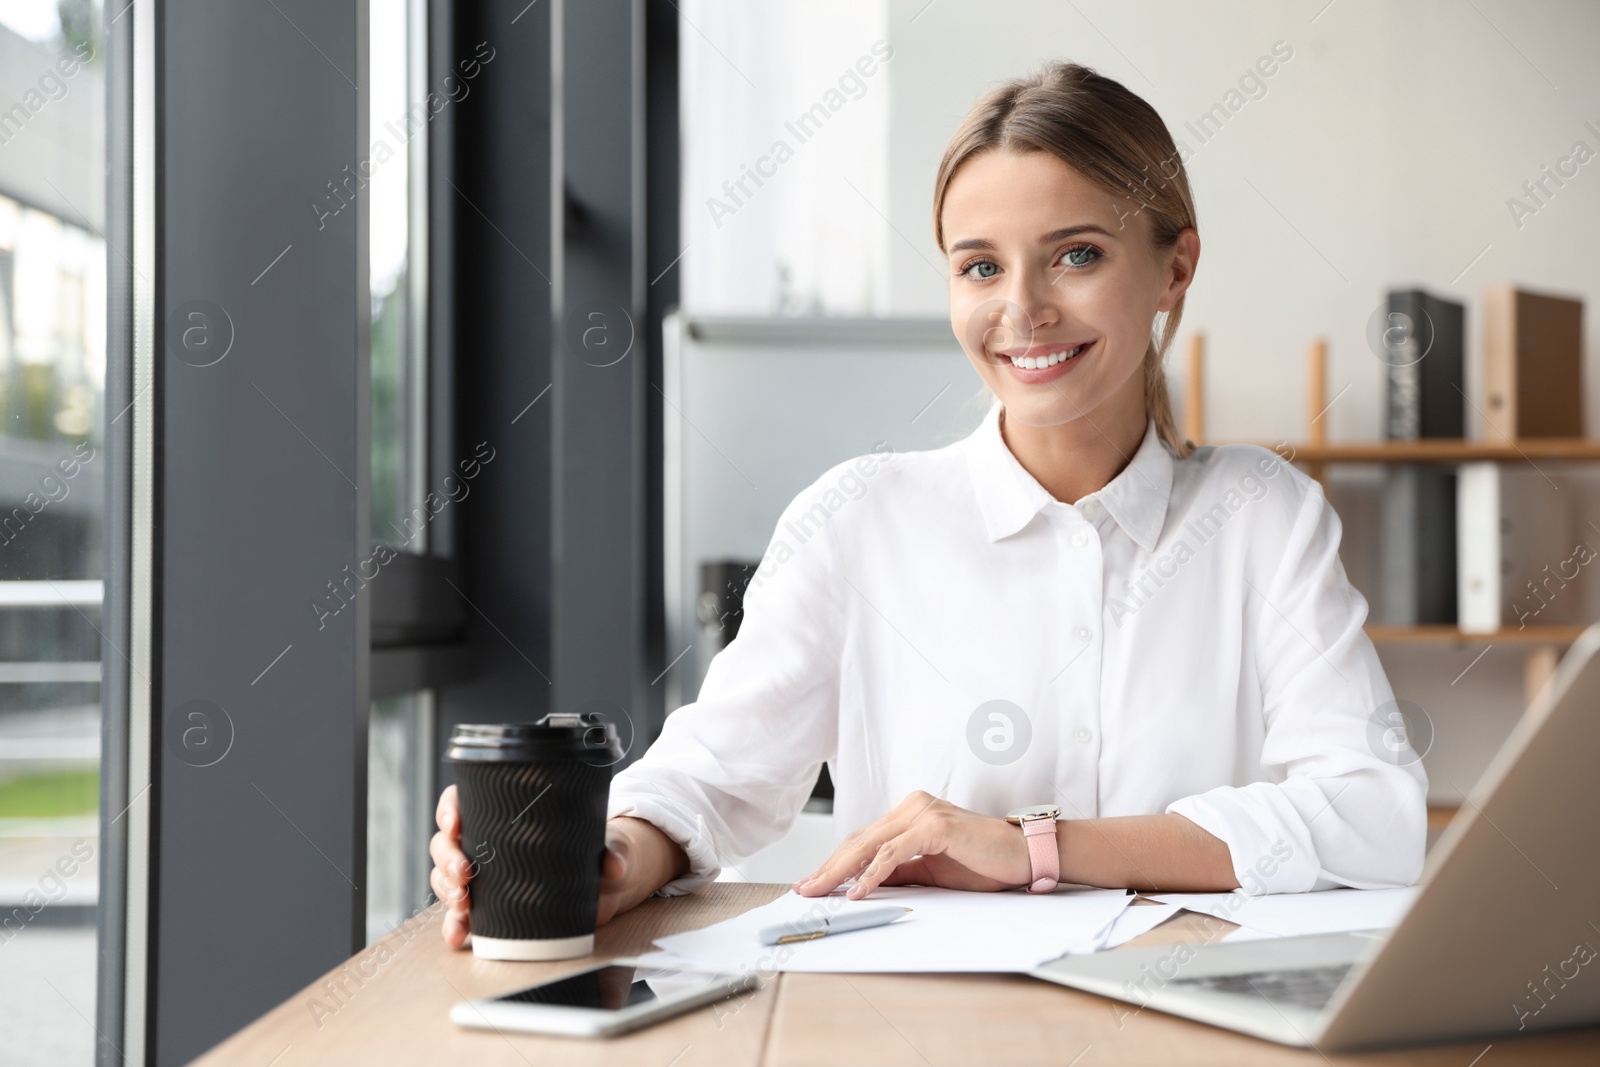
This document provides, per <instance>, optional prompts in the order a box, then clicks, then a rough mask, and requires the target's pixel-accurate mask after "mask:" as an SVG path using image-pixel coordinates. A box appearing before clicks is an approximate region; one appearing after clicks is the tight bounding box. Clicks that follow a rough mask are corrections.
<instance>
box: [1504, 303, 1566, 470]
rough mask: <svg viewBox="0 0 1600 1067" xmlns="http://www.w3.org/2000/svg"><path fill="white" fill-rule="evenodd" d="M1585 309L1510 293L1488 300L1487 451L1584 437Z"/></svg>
mask: <svg viewBox="0 0 1600 1067" xmlns="http://www.w3.org/2000/svg"><path fill="white" fill-rule="evenodd" d="M1582 360H1583V301H1581V300H1566V299H1563V298H1561V297H1556V296H1542V295H1540V294H1537V293H1530V292H1527V291H1526V290H1521V289H1516V288H1514V287H1511V286H1503V287H1500V288H1494V289H1490V290H1488V291H1486V292H1485V293H1484V295H1483V372H1484V373H1483V385H1484V397H1485V399H1486V401H1487V404H1486V407H1485V413H1486V414H1487V416H1488V422H1489V425H1488V426H1485V427H1484V431H1483V439H1484V441H1485V442H1486V443H1491V444H1499V443H1500V442H1501V439H1502V438H1510V439H1511V440H1515V439H1517V438H1519V437H1582V436H1583V389H1582V372H1581V369H1580V368H1581V366H1582Z"/></svg>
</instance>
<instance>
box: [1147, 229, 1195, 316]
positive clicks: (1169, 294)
mask: <svg viewBox="0 0 1600 1067" xmlns="http://www.w3.org/2000/svg"><path fill="white" fill-rule="evenodd" d="M1166 258H1167V275H1166V281H1167V289H1166V292H1164V293H1162V294H1161V303H1160V304H1158V305H1157V306H1156V310H1158V311H1171V310H1172V309H1173V307H1174V306H1175V305H1176V304H1177V303H1178V300H1179V298H1180V297H1182V296H1183V294H1184V293H1185V292H1187V291H1188V288H1189V284H1190V283H1191V282H1193V281H1194V272H1195V268H1196V267H1197V266H1198V265H1199V263H1200V234H1199V233H1197V232H1196V231H1195V230H1194V228H1193V227H1189V228H1187V229H1185V230H1184V231H1183V232H1182V233H1180V234H1178V239H1177V240H1176V241H1175V242H1173V245H1172V248H1171V249H1170V250H1168V252H1167V257H1166Z"/></svg>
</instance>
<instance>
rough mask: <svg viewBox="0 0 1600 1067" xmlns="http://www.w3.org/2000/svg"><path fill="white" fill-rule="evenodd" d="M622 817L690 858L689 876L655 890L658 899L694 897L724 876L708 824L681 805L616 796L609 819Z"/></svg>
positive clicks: (658, 799) (650, 798)
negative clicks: (637, 821)
mask: <svg viewBox="0 0 1600 1067" xmlns="http://www.w3.org/2000/svg"><path fill="white" fill-rule="evenodd" d="M619 815H626V816H629V817H630V818H634V819H643V820H644V821H645V822H647V823H650V824H651V825H652V826H654V827H655V828H656V829H657V830H660V831H661V832H662V833H664V834H666V835H667V836H668V837H670V838H671V839H672V840H674V841H676V842H677V843H678V846H679V847H680V848H682V849H683V851H684V853H685V854H686V855H688V857H689V871H688V873H687V874H685V875H684V876H683V877H682V878H674V879H673V880H672V881H670V882H668V883H667V884H666V885H664V886H662V887H661V888H660V889H658V890H656V892H655V895H656V896H661V897H677V896H682V895H684V894H685V893H693V892H694V891H695V890H696V889H700V888H701V887H703V886H706V885H710V884H711V883H712V882H713V881H715V880H716V877H717V875H718V874H721V873H722V865H721V864H720V863H719V862H718V861H717V853H716V849H715V848H713V847H712V845H711V835H710V834H709V833H707V832H706V823H705V820H704V819H703V818H701V817H700V816H699V815H694V814H691V813H689V812H686V811H684V810H682V808H681V807H679V805H677V804H674V803H672V802H671V801H668V800H664V799H663V798H661V797H657V796H650V795H647V794H646V795H641V794H637V793H635V794H615V793H614V794H613V795H612V797H611V800H610V802H609V803H608V804H607V806H606V818H607V819H615V818H617V817H618V816H619Z"/></svg>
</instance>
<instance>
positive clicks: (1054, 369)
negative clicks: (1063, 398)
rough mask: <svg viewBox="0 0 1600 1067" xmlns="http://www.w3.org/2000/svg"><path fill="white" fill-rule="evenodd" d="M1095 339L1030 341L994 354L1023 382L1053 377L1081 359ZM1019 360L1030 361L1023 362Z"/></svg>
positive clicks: (1036, 381) (1034, 381)
mask: <svg viewBox="0 0 1600 1067" xmlns="http://www.w3.org/2000/svg"><path fill="white" fill-rule="evenodd" d="M1097 343H1098V342H1096V341H1087V342H1083V343H1081V344H1076V345H1033V346H1031V347H1029V348H1028V349H1026V350H1021V351H1017V352H1013V353H1006V352H997V353H995V356H996V358H997V359H998V360H999V362H1000V364H1001V366H1003V367H1005V368H1006V370H1008V371H1009V372H1010V373H1011V375H1012V376H1013V377H1015V378H1016V379H1017V380H1018V381H1020V382H1023V383H1025V384H1027V385H1039V384H1041V383H1043V382H1050V381H1054V380H1055V379H1057V378H1059V377H1061V376H1062V375H1063V374H1066V373H1067V372H1068V371H1070V370H1071V369H1072V368H1073V367H1075V366H1077V364H1078V363H1080V362H1081V361H1082V360H1083V357H1084V356H1085V355H1087V354H1088V353H1089V350H1090V349H1092V348H1093V347H1094V346H1095V345H1096V344H1097ZM1023 364H1030V365H1028V366H1024V365H1023Z"/></svg>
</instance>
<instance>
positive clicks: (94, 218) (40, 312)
mask: <svg viewBox="0 0 1600 1067" xmlns="http://www.w3.org/2000/svg"><path fill="white" fill-rule="evenodd" d="M104 51H105V48H104V43H103V37H102V33H101V25H100V9H99V5H97V4H93V3H88V2H82V0H79V2H73V0H63V2H62V3H60V4H56V3H53V2H50V0H33V2H18V0H9V2H0V1049H3V1050H5V1052H4V1053H3V1054H0V1058H6V1059H10V1058H12V1057H15V1059H16V1060H17V1062H28V1063H60V1064H88V1063H91V1062H93V1057H94V1042H95V1035H94V1029H93V1027H92V1025H91V1024H90V1023H89V1021H88V1020H90V1019H93V1018H94V1013H95V908H96V904H97V900H98V897H99V886H98V868H99V858H100V857H99V852H100V839H99V836H98V818H97V807H98V803H99V778H100V634H99V629H100V628H101V625H102V624H101V616H100V601H101V590H102V584H101V581H100V579H101V571H102V565H103V558H102V554H101V551H102V549H101V545H102V525H103V523H102V519H103V510H104V497H105V482H104V472H105V469H106V457H105V454H104V447H105V446H104V443H103V433H102V431H103V427H104V425H105V421H106V412H105V411H104V405H103V397H104V389H105V361H106V347H105V342H106V332H105V328H106V323H105V306H106V250H105V243H104V241H103V240H102V237H101V234H102V233H103V231H104V227H105V184H104V182H105V165H104V164H105V61H104ZM112 414H115V413H112Z"/></svg>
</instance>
